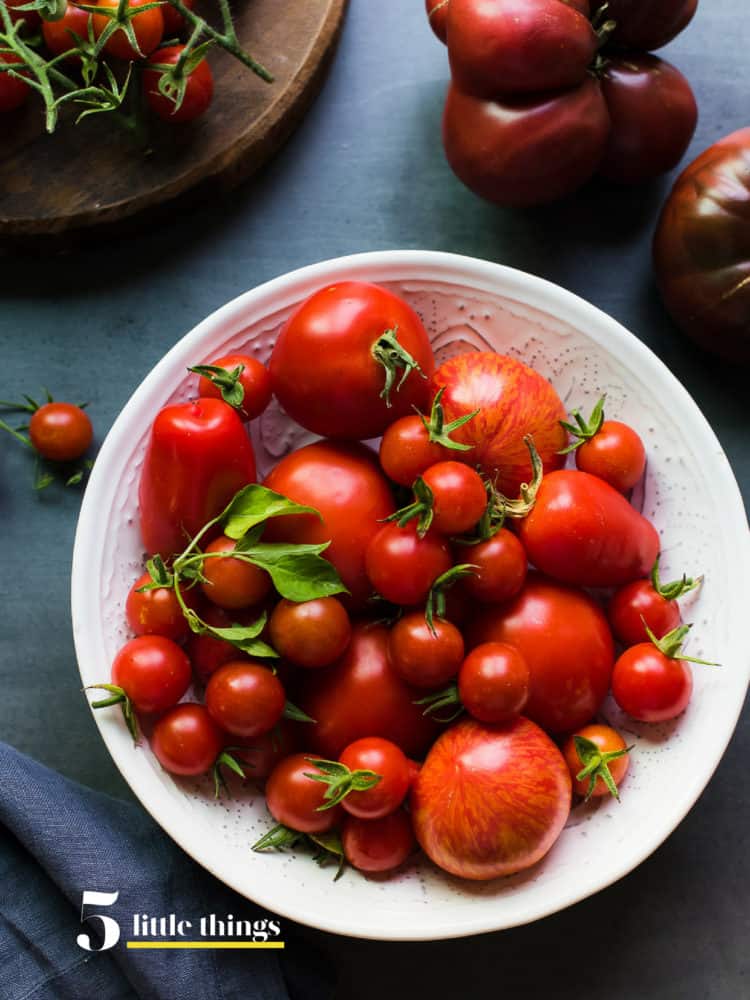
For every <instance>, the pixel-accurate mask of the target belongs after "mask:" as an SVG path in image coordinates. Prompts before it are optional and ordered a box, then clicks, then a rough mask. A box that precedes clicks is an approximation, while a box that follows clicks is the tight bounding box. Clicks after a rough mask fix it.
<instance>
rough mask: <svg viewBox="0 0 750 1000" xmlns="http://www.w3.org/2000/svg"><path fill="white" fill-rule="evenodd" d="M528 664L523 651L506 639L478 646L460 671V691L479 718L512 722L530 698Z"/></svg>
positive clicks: (464, 702) (473, 714) (465, 702)
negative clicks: (509, 643)
mask: <svg viewBox="0 0 750 1000" xmlns="http://www.w3.org/2000/svg"><path fill="white" fill-rule="evenodd" d="M529 686H530V674H529V667H528V664H527V663H526V660H524V658H523V656H522V655H521V653H520V652H519V651H518V650H517V649H515V648H514V647H513V646H508V645H507V644H506V643H503V642H484V643H482V644H481V645H479V646H476V647H475V648H474V649H472V651H471V652H470V653H469V655H468V656H467V657H466V659H465V660H464V662H463V663H462V664H461V669H460V670H459V672H458V694H459V697H460V699H461V703H462V704H463V706H464V708H465V709H466V711H467V712H468V713H469V715H471V716H473V718H475V719H478V720H479V721H480V722H509V721H510V720H511V719H514V718H515V717H516V716H517V715H520V714H521V712H522V711H523V710H524V708H525V706H526V702H527V701H528V700H529Z"/></svg>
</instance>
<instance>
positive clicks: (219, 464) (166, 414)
mask: <svg viewBox="0 0 750 1000" xmlns="http://www.w3.org/2000/svg"><path fill="white" fill-rule="evenodd" d="M254 482H255V455H254V453H253V446H252V444H251V443H250V438H249V437H248V436H247V434H246V432H245V427H244V425H243V423H242V421H241V420H240V418H239V417H238V416H237V413H236V412H235V411H234V410H233V409H232V407H231V406H228V405H227V404H226V403H224V402H222V400H219V399H197V400H195V401H194V402H192V403H178V404H176V405H173V406H165V407H164V408H163V409H162V410H160V411H159V413H158V414H157V416H156V419H155V420H154V424H153V427H152V429H151V437H150V440H149V444H148V448H147V451H146V457H145V459H144V461H143V468H142V470H141V480H140V486H139V491H138V503H139V513H140V526H141V537H142V538H143V544H144V546H145V547H146V550H147V551H148V552H149V553H151V554H154V553H157V552H158V553H160V554H161V555H162V556H164V557H169V556H171V555H174V554H175V553H179V552H182V550H183V549H184V548H185V546H186V544H187V536H190V537H192V536H193V535H195V534H197V532H198V531H199V530H200V529H201V528H202V527H203V525H204V524H205V523H206V522H207V521H210V520H211V518H214V517H216V515H217V514H220V513H221V511H222V510H223V509H224V507H226V505H227V504H228V503H229V501H230V500H231V499H232V497H233V496H234V494H235V493H236V492H237V491H238V490H239V489H241V487H243V486H247V485H248V483H254Z"/></svg>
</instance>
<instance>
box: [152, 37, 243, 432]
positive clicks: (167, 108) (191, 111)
mask: <svg viewBox="0 0 750 1000" xmlns="http://www.w3.org/2000/svg"><path fill="white" fill-rule="evenodd" d="M184 50H185V46H184V45H168V46H166V47H165V48H163V49H157V50H156V51H154V52H152V53H151V58H150V60H149V64H148V66H147V67H146V68H145V69H144V71H143V90H144V93H145V94H146V100H147V101H148V106H149V107H150V108H151V110H152V111H153V112H154V114H156V115H158V116H159V118H163V119H164V121H167V122H180V123H181V122H191V121H194V120H195V119H196V118H199V117H200V116H201V115H202V114H203V113H204V112H205V111H207V110H208V108H209V106H210V104H211V100H212V98H213V95H214V78H213V74H212V72H211V67H210V66H209V65H208V63H207V62H206V60H205V59H201V60H200V62H198V63H197V64H196V65H195V66H194V67H193V68H192V69H190V71H189V73H187V86H186V87H185V93H184V95H183V98H182V103H181V104H180V106H179V107H177V105H176V104H175V102H174V101H171V100H170V99H169V98H168V97H165V96H164V94H162V93H160V91H159V78H160V77H161V76H162V74H163V72H164V71H163V70H158V69H150V68H149V66H152V65H154V64H162V65H166V66H174V65H176V63H177V61H178V60H179V58H180V56H181V55H182V53H183V51H184ZM248 381H251V378H250V377H249V378H248ZM209 395H210V396H213V395H214V393H213V392H211V393H209ZM218 395H219V396H220V395H221V393H218ZM243 419H249V418H248V417H246V416H244V414H243Z"/></svg>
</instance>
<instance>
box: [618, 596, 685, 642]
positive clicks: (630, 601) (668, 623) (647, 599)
mask: <svg viewBox="0 0 750 1000" xmlns="http://www.w3.org/2000/svg"><path fill="white" fill-rule="evenodd" d="M607 617H608V618H609V623H610V625H611V626H612V631H613V632H614V634H615V635H616V636H617V638H618V639H619V640H620V642H621V643H623V644H624V645H626V646H635V645H636V644H637V643H640V642H648V641H649V639H648V634H647V632H646V625H648V627H649V628H650V629H651V631H652V632H653V633H654V635H655V636H656V638H657V639H661V638H662V637H663V636H665V635H666V634H667V632H671V631H672V629H675V628H677V626H678V625H679V624H680V622H681V621H682V617H681V615H680V606H679V604H678V603H677V601H675V600H667V598H666V597H663V596H662V595H661V594H660V593H658V591H657V590H656V589H655V588H654V585H653V583H652V581H651V580H633V582H632V583H626V584H625V586H624V587H620V589H619V590H617V591H615V593H614V594H613V596H612V599H611V600H610V602H609V607H608V608H607ZM644 620H645V623H646V625H644Z"/></svg>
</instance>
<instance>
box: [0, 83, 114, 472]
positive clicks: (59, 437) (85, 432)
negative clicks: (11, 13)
mask: <svg viewBox="0 0 750 1000" xmlns="http://www.w3.org/2000/svg"><path fill="white" fill-rule="evenodd" d="M4 75H5V74H3V76H4ZM93 436H94V428H93V427H92V426H91V421H90V420H89V417H88V414H87V413H86V412H85V411H84V410H82V409H81V408H80V406H74V405H73V403H45V404H44V406H40V407H39V409H38V410H35V411H34V413H32V415H31V420H30V421H29V437H30V439H31V443H32V444H33V446H34V448H35V449H36V450H37V451H38V452H39V454H40V455H41V456H42V457H43V458H48V459H49V460H50V461H52V462H73V461H75V459H77V458H80V457H81V455H83V454H84V452H86V451H87V450H88V448H89V446H90V444H91V441H92V439H93Z"/></svg>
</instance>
